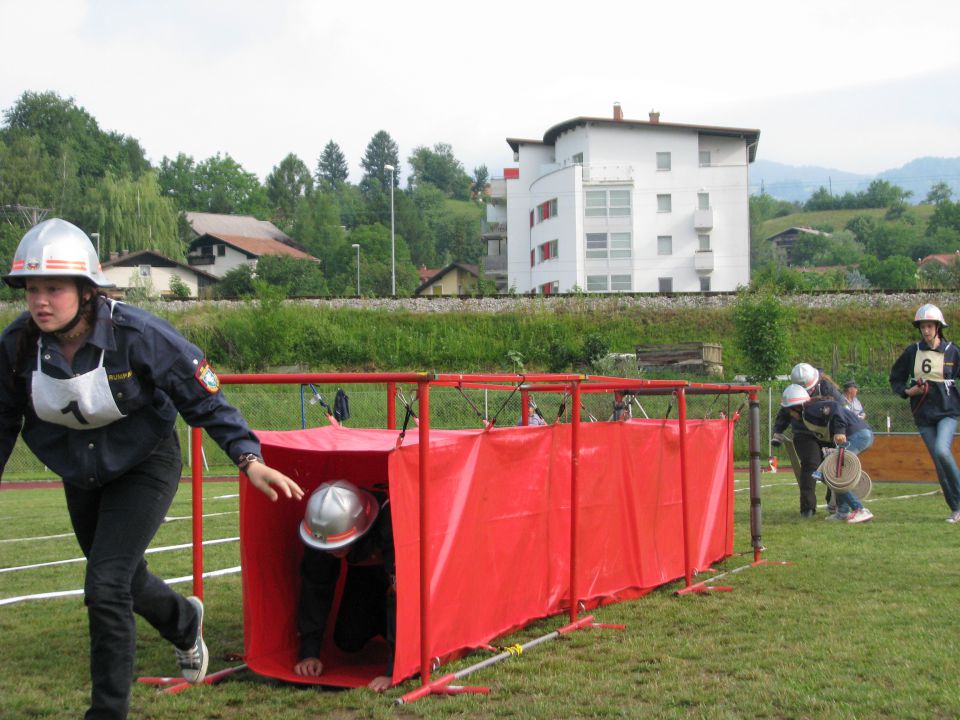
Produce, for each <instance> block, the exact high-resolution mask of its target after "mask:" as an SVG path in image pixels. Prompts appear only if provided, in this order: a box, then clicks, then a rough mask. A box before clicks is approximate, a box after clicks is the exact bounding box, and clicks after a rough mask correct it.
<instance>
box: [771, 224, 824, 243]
mask: <svg viewBox="0 0 960 720" xmlns="http://www.w3.org/2000/svg"><path fill="white" fill-rule="evenodd" d="M801 233H803V234H805V235H826V236H827V237H829V236H830V233H828V232H823V230H814V229H813V228H808V227H788V228H787V229H785V230H781V231H780V232H778V233H777V234H776V235H771V236H770V237H768V238H767V240H768V241H774V240H777V239H779V238H782V237H789V236H791V235H800V234H801Z"/></svg>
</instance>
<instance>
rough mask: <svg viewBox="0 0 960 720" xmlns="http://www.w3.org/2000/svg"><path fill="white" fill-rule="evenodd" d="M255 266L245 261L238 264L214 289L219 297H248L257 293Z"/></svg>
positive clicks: (214, 292) (215, 294)
mask: <svg viewBox="0 0 960 720" xmlns="http://www.w3.org/2000/svg"><path fill="white" fill-rule="evenodd" d="M253 280H254V276H253V268H252V267H250V265H247V264H246V263H244V264H243V265H238V266H237V267H235V268H233V269H232V270H229V271H227V274H226V275H224V276H223V278H221V280H220V282H219V283H217V285H216V287H215V288H214V290H213V294H214V296H216V297H218V298H231V299H232V298H248V297H253V296H254V295H255V294H256V291H255V289H254V285H253Z"/></svg>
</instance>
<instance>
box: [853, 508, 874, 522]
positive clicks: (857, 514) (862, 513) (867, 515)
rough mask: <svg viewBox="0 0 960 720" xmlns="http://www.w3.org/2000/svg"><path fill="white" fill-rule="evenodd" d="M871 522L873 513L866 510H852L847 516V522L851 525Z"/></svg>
mask: <svg viewBox="0 0 960 720" xmlns="http://www.w3.org/2000/svg"><path fill="white" fill-rule="evenodd" d="M871 520H873V513H872V512H870V511H869V510H867V509H866V508H860V509H859V510H854V511H853V512H852V513H850V515H848V516H847V522H848V523H851V524H856V523H865V522H870V521H871Z"/></svg>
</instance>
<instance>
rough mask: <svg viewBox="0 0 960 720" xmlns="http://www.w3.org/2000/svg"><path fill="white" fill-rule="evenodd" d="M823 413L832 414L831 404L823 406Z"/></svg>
mask: <svg viewBox="0 0 960 720" xmlns="http://www.w3.org/2000/svg"><path fill="white" fill-rule="evenodd" d="M823 414H824V415H829V414H830V406H829V405H827V406H825V407H824V408H823Z"/></svg>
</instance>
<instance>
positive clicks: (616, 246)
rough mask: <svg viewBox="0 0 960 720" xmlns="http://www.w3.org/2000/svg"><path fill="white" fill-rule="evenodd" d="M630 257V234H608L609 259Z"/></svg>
mask: <svg viewBox="0 0 960 720" xmlns="http://www.w3.org/2000/svg"><path fill="white" fill-rule="evenodd" d="M632 255H633V253H632V252H631V243H630V233H628V232H626V233H610V257H611V258H628V257H631V256H632Z"/></svg>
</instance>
